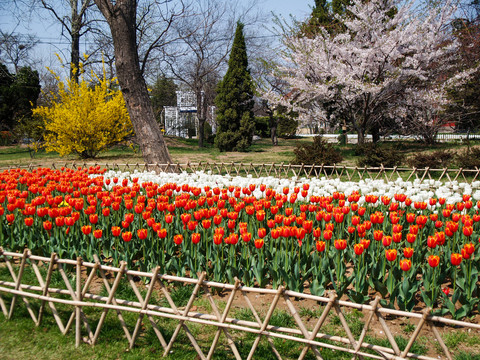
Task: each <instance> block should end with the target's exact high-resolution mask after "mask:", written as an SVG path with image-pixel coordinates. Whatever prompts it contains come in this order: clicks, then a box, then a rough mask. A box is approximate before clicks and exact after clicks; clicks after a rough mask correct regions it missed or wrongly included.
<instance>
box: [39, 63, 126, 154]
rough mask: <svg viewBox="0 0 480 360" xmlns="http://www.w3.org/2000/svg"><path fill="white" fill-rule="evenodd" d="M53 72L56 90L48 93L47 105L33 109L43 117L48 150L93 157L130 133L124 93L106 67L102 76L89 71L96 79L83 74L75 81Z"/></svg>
mask: <svg viewBox="0 0 480 360" xmlns="http://www.w3.org/2000/svg"><path fill="white" fill-rule="evenodd" d="M54 75H55V76H56V78H57V81H59V85H58V91H57V92H56V93H53V92H52V93H50V94H49V97H50V99H51V100H50V104H49V106H40V107H37V108H36V109H34V110H33V113H34V114H36V115H39V116H41V117H42V118H43V120H44V123H45V130H46V135H45V149H46V150H47V151H56V152H58V153H59V154H60V156H64V155H68V154H71V153H76V154H78V155H79V156H80V157H82V158H93V157H95V156H96V155H97V154H98V153H99V152H101V151H104V150H106V149H107V148H109V147H110V146H112V145H114V144H116V143H118V142H120V141H123V140H124V139H125V138H126V137H128V136H129V135H131V134H132V133H133V128H132V123H131V121H130V117H129V116H128V112H127V108H126V106H125V101H124V99H123V95H122V93H121V91H120V90H115V89H116V88H117V86H116V81H115V80H108V79H107V78H106V74H105V71H103V74H102V75H103V76H102V78H100V77H98V76H95V75H94V74H92V75H93V76H92V77H93V78H94V79H96V81H95V82H93V81H92V82H91V81H87V80H85V78H84V76H83V74H82V76H81V77H80V79H79V82H78V83H76V82H75V81H73V79H69V80H66V81H60V79H59V78H58V76H57V75H56V74H54Z"/></svg>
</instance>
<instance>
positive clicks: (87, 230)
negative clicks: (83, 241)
mask: <svg viewBox="0 0 480 360" xmlns="http://www.w3.org/2000/svg"><path fill="white" fill-rule="evenodd" d="M82 232H83V233H84V234H85V235H88V234H90V233H91V232H92V227H91V226H90V225H83V226H82Z"/></svg>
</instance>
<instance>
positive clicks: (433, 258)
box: [428, 255, 440, 267]
mask: <svg viewBox="0 0 480 360" xmlns="http://www.w3.org/2000/svg"><path fill="white" fill-rule="evenodd" d="M439 263H440V257H439V256H438V255H430V256H429V257H428V265H430V266H431V267H437V266H438V264H439Z"/></svg>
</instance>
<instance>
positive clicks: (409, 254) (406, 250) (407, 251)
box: [403, 247, 413, 259]
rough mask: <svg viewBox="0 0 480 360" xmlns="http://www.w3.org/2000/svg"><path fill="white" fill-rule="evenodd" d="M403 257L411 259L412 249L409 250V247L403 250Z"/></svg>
mask: <svg viewBox="0 0 480 360" xmlns="http://www.w3.org/2000/svg"><path fill="white" fill-rule="evenodd" d="M403 256H405V257H406V258H407V259H409V258H411V257H412V256H413V248H410V247H406V248H404V249H403Z"/></svg>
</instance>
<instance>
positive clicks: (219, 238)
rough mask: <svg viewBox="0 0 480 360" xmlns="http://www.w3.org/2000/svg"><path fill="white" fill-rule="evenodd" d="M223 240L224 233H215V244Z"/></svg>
mask: <svg viewBox="0 0 480 360" xmlns="http://www.w3.org/2000/svg"><path fill="white" fill-rule="evenodd" d="M222 241H223V234H214V235H213V243H214V244H215V245H220V244H221V243H222Z"/></svg>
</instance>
